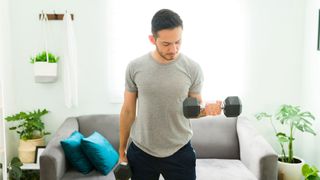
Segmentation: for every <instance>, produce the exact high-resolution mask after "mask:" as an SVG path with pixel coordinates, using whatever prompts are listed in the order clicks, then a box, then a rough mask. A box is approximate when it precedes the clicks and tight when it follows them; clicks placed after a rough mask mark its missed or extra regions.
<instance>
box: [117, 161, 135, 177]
mask: <svg viewBox="0 0 320 180" xmlns="http://www.w3.org/2000/svg"><path fill="white" fill-rule="evenodd" d="M113 174H114V176H115V178H116V180H129V179H130V178H131V176H132V173H131V169H130V166H129V164H128V163H126V162H121V163H119V164H118V165H117V167H116V168H115V169H114V170H113Z"/></svg>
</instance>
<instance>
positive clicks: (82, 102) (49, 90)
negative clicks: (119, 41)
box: [4, 0, 120, 157]
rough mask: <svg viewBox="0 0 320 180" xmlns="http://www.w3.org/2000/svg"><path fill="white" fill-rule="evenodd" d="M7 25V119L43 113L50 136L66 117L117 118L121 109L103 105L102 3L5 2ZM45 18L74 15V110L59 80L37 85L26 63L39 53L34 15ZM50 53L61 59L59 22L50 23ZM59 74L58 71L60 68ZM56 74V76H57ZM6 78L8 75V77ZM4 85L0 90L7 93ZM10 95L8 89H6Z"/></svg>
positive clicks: (11, 138)
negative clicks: (42, 14)
mask: <svg viewBox="0 0 320 180" xmlns="http://www.w3.org/2000/svg"><path fill="white" fill-rule="evenodd" d="M9 5H10V24H11V41H12V50H11V56H12V57H11V59H10V60H11V65H12V67H13V73H12V77H10V78H12V81H10V82H8V83H9V86H12V87H14V89H11V90H12V94H10V95H8V97H10V98H15V99H16V103H15V104H12V103H11V101H9V100H8V101H6V102H5V104H6V105H7V106H8V108H7V114H8V115H9V114H13V113H17V112H19V111H31V110H33V109H36V108H47V109H48V110H49V111H51V112H50V113H49V114H48V115H46V116H45V117H44V122H45V124H46V127H47V129H48V131H50V132H55V130H56V129H57V128H58V126H59V125H60V124H61V123H62V122H63V121H64V120H65V119H66V117H69V116H76V115H83V114H91V113H118V112H119V107H120V105H113V104H109V103H108V99H107V98H106V92H107V86H106V82H107V79H106V76H105V73H106V71H105V70H106V60H107V59H106V53H105V50H106V48H107V47H106V45H105V44H106V40H105V36H106V33H107V30H106V25H105V24H106V21H105V18H106V17H105V9H106V2H105V1H104V0H96V1H94V2H92V1H85V0H80V1H79V0H77V1H75V0H73V1H72V0H71V1H54V0H44V1H38V0H30V1H24V0H12V1H10V4H9ZM42 10H43V11H44V12H47V13H53V10H55V12H56V13H64V12H65V10H68V11H69V12H72V13H74V14H75V21H74V28H75V33H76V37H77V42H78V57H79V63H78V73H79V106H78V107H77V108H72V109H68V108H66V106H65V105H64V93H63V82H62V79H61V77H59V79H58V81H57V82H56V83H52V84H37V83H34V80H33V69H32V68H33V67H32V65H31V64H30V63H29V58H30V56H32V55H33V54H34V53H37V52H39V51H42V50H43V49H44V40H43V37H42V31H41V23H40V21H39V19H38V15H39V13H40V12H41V11H42ZM48 26H49V31H48V33H49V37H48V41H49V49H50V50H51V51H52V52H53V53H56V54H58V55H61V56H62V53H63V50H62V47H63V45H61V41H62V37H63V36H62V35H63V32H62V30H63V28H64V27H63V24H62V21H57V22H52V21H51V22H50V23H49V24H48ZM59 70H60V72H61V71H62V69H61V67H60V69H59ZM60 74H61V73H60ZM9 76H10V75H9ZM9 86H6V87H4V88H6V89H7V88H9ZM8 91H9V89H8ZM8 138H9V139H8V142H10V143H9V147H8V152H10V154H9V156H10V157H11V156H12V155H14V154H16V152H17V149H16V145H17V143H18V142H17V140H18V137H17V135H16V134H15V133H14V132H9V133H8Z"/></svg>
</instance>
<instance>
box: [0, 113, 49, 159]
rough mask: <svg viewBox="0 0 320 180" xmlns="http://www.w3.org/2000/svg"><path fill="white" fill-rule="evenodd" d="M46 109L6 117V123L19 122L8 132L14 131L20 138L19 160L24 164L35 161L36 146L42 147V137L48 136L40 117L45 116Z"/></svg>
mask: <svg viewBox="0 0 320 180" xmlns="http://www.w3.org/2000/svg"><path fill="white" fill-rule="evenodd" d="M47 113H48V111H47V110H46V109H43V110H40V109H38V110H34V111H33V112H20V113H17V114H15V115H12V116H8V117H6V118H5V119H6V121H8V122H16V121H17V122H19V123H18V124H15V126H12V127H10V128H9V129H10V130H14V131H16V132H17V133H18V134H19V136H20V143H19V158H20V160H21V161H22V162H24V163H32V162H34V159H35V150H36V146H44V145H45V144H44V136H46V135H48V134H50V133H49V132H47V131H45V126H44V123H43V122H42V119H41V116H43V115H45V114H47Z"/></svg>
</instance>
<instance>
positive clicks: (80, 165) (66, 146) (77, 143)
mask: <svg viewBox="0 0 320 180" xmlns="http://www.w3.org/2000/svg"><path fill="white" fill-rule="evenodd" d="M82 138H84V137H83V135H82V134H81V133H80V132H79V131H74V132H73V133H72V134H71V135H70V136H69V137H68V138H67V139H65V140H62V141H60V144H61V146H62V148H63V150H64V154H65V156H66V158H67V160H68V161H69V163H70V164H71V165H72V166H73V167H74V168H75V169H76V170H78V171H80V172H81V173H83V174H88V173H89V172H90V171H91V170H92V169H93V166H92V164H91V163H90V161H89V159H88V158H87V157H86V155H85V154H84V153H83V151H82V149H81V139H82Z"/></svg>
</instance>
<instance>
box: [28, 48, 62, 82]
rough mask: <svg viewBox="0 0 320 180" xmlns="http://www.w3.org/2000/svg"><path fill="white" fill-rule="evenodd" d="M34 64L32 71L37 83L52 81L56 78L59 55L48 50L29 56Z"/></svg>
mask: <svg viewBox="0 0 320 180" xmlns="http://www.w3.org/2000/svg"><path fill="white" fill-rule="evenodd" d="M30 60H31V61H30V63H31V64H34V66H33V70H34V71H33V72H34V77H35V81H36V82H39V83H48V82H54V81H56V79H57V73H58V65H57V63H58V61H59V57H58V56H55V55H53V54H52V53H50V52H47V51H43V52H41V53H39V54H37V55H36V56H35V57H31V58H30Z"/></svg>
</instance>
